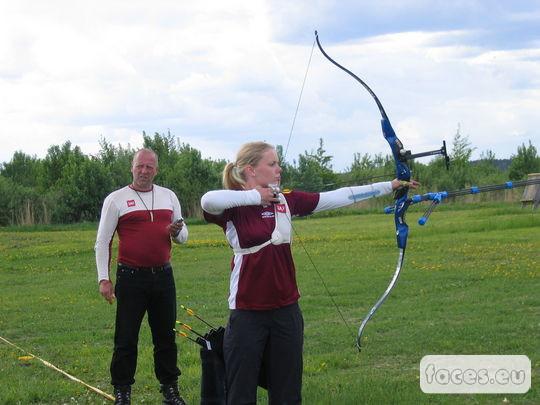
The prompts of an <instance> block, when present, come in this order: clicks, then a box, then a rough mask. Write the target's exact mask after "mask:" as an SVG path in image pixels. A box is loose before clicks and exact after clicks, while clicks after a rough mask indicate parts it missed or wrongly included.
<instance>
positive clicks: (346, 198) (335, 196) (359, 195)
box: [313, 181, 392, 213]
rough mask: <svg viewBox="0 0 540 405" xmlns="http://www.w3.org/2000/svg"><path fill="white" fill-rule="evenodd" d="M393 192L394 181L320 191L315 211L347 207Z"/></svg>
mask: <svg viewBox="0 0 540 405" xmlns="http://www.w3.org/2000/svg"><path fill="white" fill-rule="evenodd" d="M391 192H392V182H391V181H384V182H380V183H374V184H368V185H365V186H353V187H343V188H339V189H337V190H333V191H325V192H324V193H320V197H319V203H318V204H317V206H316V207H315V210H313V212H314V213H315V212H320V211H326V210H332V209H336V208H341V207H346V206H347V205H351V204H354V203H356V202H358V201H362V200H367V199H368V198H373V197H380V196H383V195H386V194H390V193H391Z"/></svg>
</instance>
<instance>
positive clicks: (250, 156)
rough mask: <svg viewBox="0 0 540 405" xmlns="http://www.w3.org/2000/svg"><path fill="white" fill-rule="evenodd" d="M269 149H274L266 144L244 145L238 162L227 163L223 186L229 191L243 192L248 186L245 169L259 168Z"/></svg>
mask: <svg viewBox="0 0 540 405" xmlns="http://www.w3.org/2000/svg"><path fill="white" fill-rule="evenodd" d="M268 149H274V147H273V146H272V145H270V144H269V143H266V142H248V143H245V144H243V145H242V147H241V148H240V150H239V151H238V153H237V154H236V161H235V162H234V163H232V162H229V163H227V164H226V165H225V168H224V169H223V186H224V187H225V188H226V189H229V190H243V189H244V186H245V184H246V179H245V177H244V169H245V168H246V167H247V166H257V164H258V163H259V161H260V160H261V159H262V155H263V153H264V152H266V151H267V150H268Z"/></svg>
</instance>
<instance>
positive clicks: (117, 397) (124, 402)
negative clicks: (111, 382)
mask: <svg viewBox="0 0 540 405" xmlns="http://www.w3.org/2000/svg"><path fill="white" fill-rule="evenodd" d="M114 404H115V405H131V385H115V386H114Z"/></svg>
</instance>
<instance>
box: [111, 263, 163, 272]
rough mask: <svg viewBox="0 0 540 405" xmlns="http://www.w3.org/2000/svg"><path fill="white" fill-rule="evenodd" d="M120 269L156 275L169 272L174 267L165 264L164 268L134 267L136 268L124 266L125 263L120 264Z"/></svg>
mask: <svg viewBox="0 0 540 405" xmlns="http://www.w3.org/2000/svg"><path fill="white" fill-rule="evenodd" d="M118 268H119V269H126V270H132V271H149V272H152V273H156V272H158V271H163V270H169V269H171V268H172V267H171V264H170V263H165V264H164V265H162V266H152V267H134V266H129V265H127V264H124V263H118Z"/></svg>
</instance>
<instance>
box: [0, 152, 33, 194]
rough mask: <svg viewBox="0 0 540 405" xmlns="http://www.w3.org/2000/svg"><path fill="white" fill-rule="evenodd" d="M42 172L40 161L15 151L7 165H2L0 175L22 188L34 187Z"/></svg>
mask: <svg viewBox="0 0 540 405" xmlns="http://www.w3.org/2000/svg"><path fill="white" fill-rule="evenodd" d="M41 170H42V164H41V161H40V160H39V159H38V158H37V157H36V156H29V155H27V154H25V153H24V152H22V151H17V152H15V153H14V154H13V157H12V158H11V160H10V161H9V162H8V163H4V164H3V165H2V168H1V170H0V173H1V174H2V175H3V176H5V177H7V178H9V179H11V180H12V181H13V182H14V183H15V184H19V185H21V186H24V187H35V186H37V185H38V178H39V175H40V173H41Z"/></svg>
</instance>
